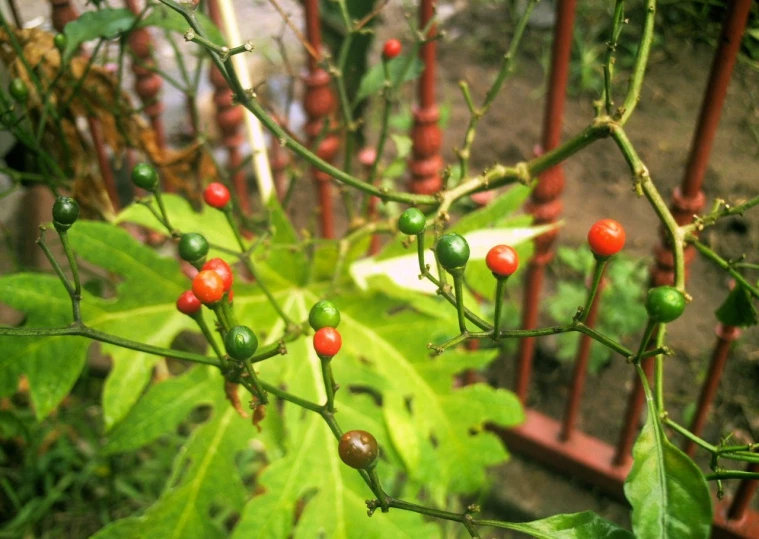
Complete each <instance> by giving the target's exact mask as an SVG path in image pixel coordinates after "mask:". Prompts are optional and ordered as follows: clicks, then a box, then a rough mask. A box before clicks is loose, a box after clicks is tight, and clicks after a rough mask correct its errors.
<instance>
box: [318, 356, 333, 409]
mask: <svg viewBox="0 0 759 539" xmlns="http://www.w3.org/2000/svg"><path fill="white" fill-rule="evenodd" d="M319 360H320V361H321V364H322V379H323V380H324V390H325V391H326V392H327V411H328V412H329V413H331V414H334V413H335V380H334V378H333V376H332V365H331V361H332V358H331V357H321V356H320V357H319Z"/></svg>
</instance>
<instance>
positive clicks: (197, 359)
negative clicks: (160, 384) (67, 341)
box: [0, 323, 221, 367]
mask: <svg viewBox="0 0 759 539" xmlns="http://www.w3.org/2000/svg"><path fill="white" fill-rule="evenodd" d="M4 335H9V336H13V337H60V336H64V335H74V336H79V337H87V338H89V339H92V340H94V341H100V342H106V343H109V344H115V345H116V346H121V347H122V348H129V349H130V350H136V351H138V352H145V353H147V354H153V355H156V356H164V357H172V358H175V359H182V360H185V361H192V362H193V363H202V364H204V365H213V366H214V367H220V366H221V362H220V361H219V360H218V359H216V358H212V357H207V356H203V355H200V354H194V353H192V352H182V351H180V350H172V349H171V348H161V347H159V346H153V345H150V344H144V343H141V342H137V341H132V340H129V339H124V338H122V337H117V336H116V335H111V334H109V333H105V332H102V331H98V330H97V329H93V328H91V327H88V326H85V325H84V324H76V323H75V324H72V325H70V326H65V327H53V328H26V327H24V328H3V327H0V336H4Z"/></svg>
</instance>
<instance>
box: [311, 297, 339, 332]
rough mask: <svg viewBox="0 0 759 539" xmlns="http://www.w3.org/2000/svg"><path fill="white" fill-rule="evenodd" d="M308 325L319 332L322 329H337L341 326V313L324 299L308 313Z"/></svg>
mask: <svg viewBox="0 0 759 539" xmlns="http://www.w3.org/2000/svg"><path fill="white" fill-rule="evenodd" d="M308 323H309V324H310V325H311V327H312V328H313V329H314V331H318V330H320V329H321V328H336V327H337V326H338V325H339V324H340V311H338V310H337V307H335V304H334V303H332V302H331V301H327V300H326V299H323V300H321V301H318V302H316V303H315V304H314V306H313V307H311V311H310V312H309V313H308Z"/></svg>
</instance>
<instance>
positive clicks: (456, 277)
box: [451, 268, 467, 334]
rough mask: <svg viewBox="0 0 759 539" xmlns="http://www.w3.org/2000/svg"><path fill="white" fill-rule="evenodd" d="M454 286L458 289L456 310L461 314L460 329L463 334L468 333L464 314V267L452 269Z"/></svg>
mask: <svg viewBox="0 0 759 539" xmlns="http://www.w3.org/2000/svg"><path fill="white" fill-rule="evenodd" d="M451 276H452V277H453V288H454V290H455V291H456V312H457V313H458V315H459V330H460V331H461V333H462V334H466V333H467V329H466V316H465V315H464V268H456V269H454V270H452V271H451Z"/></svg>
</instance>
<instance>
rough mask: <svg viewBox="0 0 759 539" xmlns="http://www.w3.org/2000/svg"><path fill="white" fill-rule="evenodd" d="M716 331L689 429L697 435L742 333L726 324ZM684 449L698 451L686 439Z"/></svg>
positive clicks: (687, 451)
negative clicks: (733, 348)
mask: <svg viewBox="0 0 759 539" xmlns="http://www.w3.org/2000/svg"><path fill="white" fill-rule="evenodd" d="M714 332H715V333H716V334H717V344H716V345H715V346H714V352H712V360H711V362H710V363H709V372H708V374H707V375H706V379H705V380H704V385H702V386H701V393H700V394H699V396H698V406H697V407H696V413H695V414H694V415H693V421H691V424H690V429H689V430H690V431H691V432H692V433H693V434H695V435H696V436H700V435H701V431H702V430H703V428H704V423H706V416H707V415H708V414H709V406H710V405H711V403H712V401H713V400H714V396H715V395H716V394H717V388H718V387H719V380H720V378H721V377H722V371H723V370H724V368H725V363H727V358H728V356H729V355H730V345H731V344H732V342H733V341H734V340H735V339H737V338H738V337H739V336H740V333H741V331H740V329H738V328H737V327H735V326H725V325H722V324H717V327H716V329H715V330H714ZM683 451H685V452H686V453H687V454H688V455H690V456H693V453H694V452H695V451H696V444H695V443H694V442H692V441H691V440H689V439H686V440H685V442H684V443H683Z"/></svg>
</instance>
